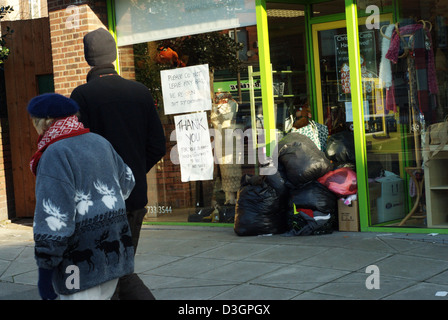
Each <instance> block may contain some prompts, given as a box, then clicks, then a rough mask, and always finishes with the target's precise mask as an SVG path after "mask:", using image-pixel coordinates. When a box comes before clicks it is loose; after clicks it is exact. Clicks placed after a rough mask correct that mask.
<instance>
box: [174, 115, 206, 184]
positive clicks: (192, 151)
mask: <svg viewBox="0 0 448 320" xmlns="http://www.w3.org/2000/svg"><path fill="white" fill-rule="evenodd" d="M174 123H175V126H176V137H177V150H178V153H179V163H180V172H181V180H182V182H187V181H199V180H212V179H213V154H212V146H211V143H210V132H209V130H208V124H207V113H206V112H199V113H191V114H185V115H179V116H175V117H174Z"/></svg>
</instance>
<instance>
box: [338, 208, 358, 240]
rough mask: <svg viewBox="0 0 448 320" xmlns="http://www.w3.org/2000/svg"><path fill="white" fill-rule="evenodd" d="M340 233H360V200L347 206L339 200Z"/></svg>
mask: <svg viewBox="0 0 448 320" xmlns="http://www.w3.org/2000/svg"><path fill="white" fill-rule="evenodd" d="M338 218H339V231H356V232H358V231H359V209H358V200H354V201H352V203H351V204H350V205H348V206H347V205H345V204H344V202H343V201H341V200H338Z"/></svg>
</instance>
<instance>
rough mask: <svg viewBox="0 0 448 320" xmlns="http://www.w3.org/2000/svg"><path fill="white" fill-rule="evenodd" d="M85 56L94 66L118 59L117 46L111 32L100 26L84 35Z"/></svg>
mask: <svg viewBox="0 0 448 320" xmlns="http://www.w3.org/2000/svg"><path fill="white" fill-rule="evenodd" d="M84 57H85V59H86V61H87V63H88V64H89V65H90V66H92V67H94V66H101V65H105V64H110V63H112V62H114V61H115V60H116V59H117V47H116V44H115V39H114V37H113V36H112V35H111V34H110V32H109V31H107V30H106V29H103V28H99V29H96V30H95V31H91V32H89V33H88V34H86V35H85V36H84Z"/></svg>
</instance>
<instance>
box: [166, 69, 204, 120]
mask: <svg viewBox="0 0 448 320" xmlns="http://www.w3.org/2000/svg"><path fill="white" fill-rule="evenodd" d="M160 78H161V82H162V95H163V105H164V108H165V114H178V113H187V112H194V111H205V110H211V108H212V101H211V97H210V75H209V71H208V64H202V65H196V66H191V67H185V68H176V69H170V70H162V71H160Z"/></svg>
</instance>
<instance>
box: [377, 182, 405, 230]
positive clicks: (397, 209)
mask: <svg viewBox="0 0 448 320" xmlns="http://www.w3.org/2000/svg"><path fill="white" fill-rule="evenodd" d="M377 181H378V182H377V183H375V184H376V187H378V185H379V186H380V190H381V192H380V194H379V197H378V198H376V199H375V196H373V194H372V191H371V194H370V205H371V211H370V216H371V221H372V224H377V223H383V222H387V221H391V220H396V219H402V218H404V216H405V215H406V213H405V204H404V201H405V198H404V181H403V179H401V178H400V177H398V176H391V177H385V178H381V179H378V180H377ZM373 202H375V205H376V206H375V210H372V209H373V208H372V207H373V205H372V204H373Z"/></svg>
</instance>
